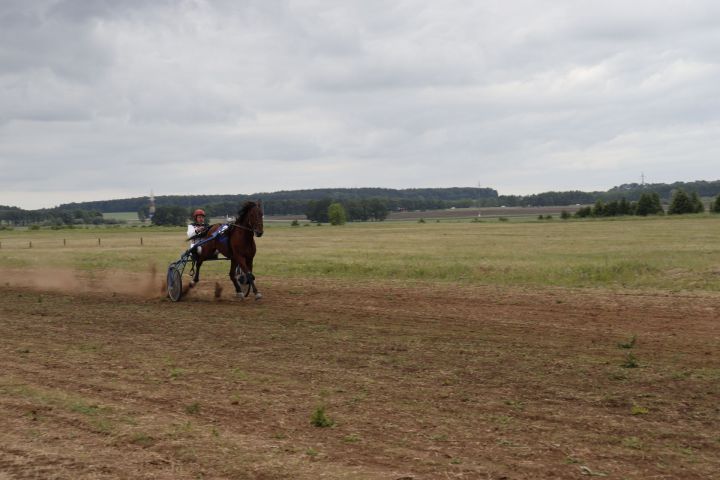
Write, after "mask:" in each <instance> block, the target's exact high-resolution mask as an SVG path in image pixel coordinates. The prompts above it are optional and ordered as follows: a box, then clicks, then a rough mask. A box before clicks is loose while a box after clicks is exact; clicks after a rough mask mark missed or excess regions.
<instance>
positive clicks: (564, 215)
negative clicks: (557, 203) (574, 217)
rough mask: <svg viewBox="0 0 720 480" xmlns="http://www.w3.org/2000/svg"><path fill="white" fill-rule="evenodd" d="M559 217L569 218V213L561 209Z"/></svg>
mask: <svg viewBox="0 0 720 480" xmlns="http://www.w3.org/2000/svg"><path fill="white" fill-rule="evenodd" d="M560 218H562V219H563V220H567V219H568V218H570V213H569V212H568V211H567V210H563V211H562V212H560Z"/></svg>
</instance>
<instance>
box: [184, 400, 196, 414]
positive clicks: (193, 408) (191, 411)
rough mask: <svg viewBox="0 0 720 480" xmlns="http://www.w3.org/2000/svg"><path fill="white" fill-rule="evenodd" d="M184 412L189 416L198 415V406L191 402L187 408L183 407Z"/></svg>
mask: <svg viewBox="0 0 720 480" xmlns="http://www.w3.org/2000/svg"><path fill="white" fill-rule="evenodd" d="M185 412H186V413H189V414H190V415H196V414H198V413H200V404H199V403H198V402H193V403H191V404H190V405H188V406H187V407H185Z"/></svg>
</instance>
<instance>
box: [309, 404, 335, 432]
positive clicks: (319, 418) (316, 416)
mask: <svg viewBox="0 0 720 480" xmlns="http://www.w3.org/2000/svg"><path fill="white" fill-rule="evenodd" d="M310 423H311V424H313V425H314V426H316V427H319V428H326V427H332V426H333V425H334V424H335V422H334V421H333V420H332V419H331V418H330V417H328V416H327V415H326V414H325V407H323V406H320V407H318V408H317V409H316V410H315V412H313V414H312V417H310Z"/></svg>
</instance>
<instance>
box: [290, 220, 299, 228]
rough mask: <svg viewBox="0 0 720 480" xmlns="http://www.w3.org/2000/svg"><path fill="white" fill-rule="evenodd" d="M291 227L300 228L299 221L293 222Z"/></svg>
mask: <svg viewBox="0 0 720 480" xmlns="http://www.w3.org/2000/svg"><path fill="white" fill-rule="evenodd" d="M290 226H291V227H299V226H300V222H298V221H297V220H293V221H292V223H290Z"/></svg>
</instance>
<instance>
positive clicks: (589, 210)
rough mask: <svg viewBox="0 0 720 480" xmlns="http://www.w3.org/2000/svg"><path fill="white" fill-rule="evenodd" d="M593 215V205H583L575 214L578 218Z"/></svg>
mask: <svg viewBox="0 0 720 480" xmlns="http://www.w3.org/2000/svg"><path fill="white" fill-rule="evenodd" d="M591 215H592V208H591V207H582V208H581V209H579V210H578V211H577V212H575V216H576V217H578V218H585V217H589V216H591Z"/></svg>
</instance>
